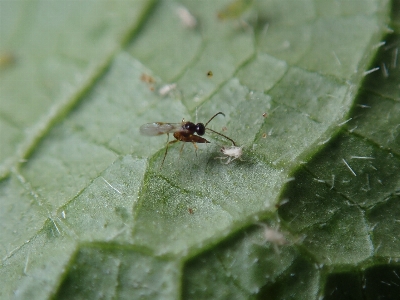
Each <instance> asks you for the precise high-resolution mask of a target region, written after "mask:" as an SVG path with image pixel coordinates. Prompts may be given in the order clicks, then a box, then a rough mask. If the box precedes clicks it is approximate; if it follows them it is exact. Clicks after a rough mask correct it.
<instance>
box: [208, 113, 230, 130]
mask: <svg viewBox="0 0 400 300" xmlns="http://www.w3.org/2000/svg"><path fill="white" fill-rule="evenodd" d="M218 115H223V116H224V117H225V114H224V113H223V112H222V111H220V112H217V113H216V114H215V115H213V116H212V117H211V119H210V120H208V122H207V123H206V125H204V127H207V124H208V123H210V122H211V120H212V119H214V118H215V117H216V116H218Z"/></svg>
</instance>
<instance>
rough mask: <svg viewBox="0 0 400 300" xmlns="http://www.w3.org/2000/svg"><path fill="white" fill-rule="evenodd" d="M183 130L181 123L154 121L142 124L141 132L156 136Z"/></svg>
mask: <svg viewBox="0 0 400 300" xmlns="http://www.w3.org/2000/svg"><path fill="white" fill-rule="evenodd" d="M181 130H182V124H181V123H162V122H154V123H147V124H144V125H142V126H140V133H141V134H142V135H148V136H156V135H161V134H166V133H171V132H177V131H181Z"/></svg>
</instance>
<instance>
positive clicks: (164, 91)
mask: <svg viewBox="0 0 400 300" xmlns="http://www.w3.org/2000/svg"><path fill="white" fill-rule="evenodd" d="M175 89H176V83H171V84H166V85H164V86H162V87H161V88H160V89H159V90H158V93H159V94H160V96H163V97H164V96H167V95H168V94H169V93H171V92H172V91H173V90H175Z"/></svg>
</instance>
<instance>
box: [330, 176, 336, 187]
mask: <svg viewBox="0 0 400 300" xmlns="http://www.w3.org/2000/svg"><path fill="white" fill-rule="evenodd" d="M334 187H335V175H333V174H332V185H331V190H332V189H333V188H334Z"/></svg>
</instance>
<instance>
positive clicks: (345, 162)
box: [342, 158, 357, 176]
mask: <svg viewBox="0 0 400 300" xmlns="http://www.w3.org/2000/svg"><path fill="white" fill-rule="evenodd" d="M342 160H343V162H344V164H345V165H346V167H347V168H348V169H349V170H350V172H351V173H353V175H354V176H357V174H356V172H354V171H353V169H352V168H351V167H350V166H349V164H348V163H347V161H346V160H345V159H344V158H342Z"/></svg>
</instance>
